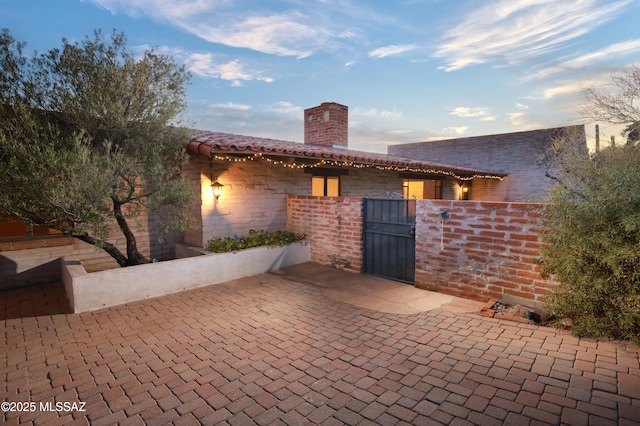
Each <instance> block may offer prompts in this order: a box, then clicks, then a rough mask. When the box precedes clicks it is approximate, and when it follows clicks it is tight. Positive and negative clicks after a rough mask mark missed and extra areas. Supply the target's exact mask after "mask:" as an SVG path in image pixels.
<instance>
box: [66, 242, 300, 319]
mask: <svg viewBox="0 0 640 426" xmlns="http://www.w3.org/2000/svg"><path fill="white" fill-rule="evenodd" d="M309 260H310V246H309V243H308V242H306V241H303V242H301V243H294V244H290V245H288V246H285V247H256V248H251V249H247V250H242V251H238V252H231V253H219V254H214V253H210V254H206V255H201V256H195V257H189V258H185V259H176V260H169V261H166V262H158V263H149V264H146V265H139V266H132V267H127V268H118V269H111V270H107V271H100V272H93V273H87V272H86V271H85V270H84V268H83V267H82V265H81V264H80V262H79V261H78V259H77V258H76V257H75V256H68V257H64V258H63V259H62V279H63V282H64V284H65V287H66V290H67V296H68V298H69V300H70V302H71V306H72V307H73V311H74V312H75V313H80V312H87V311H93V310H96V309H101V308H106V307H109V306H115V305H121V304H124V303H129V302H133V301H136V300H142V299H147V298H150V297H158V296H162V295H166V294H171V293H176V292H179V291H183V290H188V289H192V288H197V287H202V286H206V285H211V284H220V283H223V282H227V281H231V280H235V279H238V278H244V277H248V276H252V275H256V274H261V273H264V272H268V271H272V270H276V269H280V268H286V267H288V266H292V265H296V264H299V263H304V262H308V261H309Z"/></svg>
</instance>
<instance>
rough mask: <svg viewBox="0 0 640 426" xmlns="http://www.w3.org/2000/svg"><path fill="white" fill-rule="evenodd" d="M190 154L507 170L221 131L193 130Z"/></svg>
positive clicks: (432, 170) (442, 170)
mask: <svg viewBox="0 0 640 426" xmlns="http://www.w3.org/2000/svg"><path fill="white" fill-rule="evenodd" d="M183 145H184V146H185V148H186V149H187V150H188V151H189V152H192V153H195V154H199V155H203V156H205V157H207V158H213V157H214V156H215V155H256V154H262V155H266V156H268V155H272V156H278V157H287V158H293V159H299V160H314V159H315V160H319V161H321V160H324V161H329V162H334V163H353V164H356V165H364V166H372V167H377V168H387V167H388V168H393V169H395V170H400V171H411V172H419V173H428V174H444V175H453V176H455V177H458V178H469V177H489V178H502V177H505V176H507V174H506V173H502V172H499V171H492V170H481V169H473V168H468V167H459V166H452V165H447V164H440V163H433V162H428V161H420V160H413V159H410V158H406V157H397V156H392V155H387V154H378V153H374V152H366V151H354V150H349V149H344V148H331V147H326V146H321V145H309V144H303V143H299V142H289V141H283V140H278V139H267V138H259V137H254V136H243V135H235V134H231V133H220V132H208V131H206V132H196V133H195V135H194V137H193V139H191V140H190V141H188V142H185V143H184V144H183Z"/></svg>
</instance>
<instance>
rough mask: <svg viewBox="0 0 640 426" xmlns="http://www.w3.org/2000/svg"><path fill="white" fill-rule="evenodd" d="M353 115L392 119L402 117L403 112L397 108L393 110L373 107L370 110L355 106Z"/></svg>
mask: <svg viewBox="0 0 640 426" xmlns="http://www.w3.org/2000/svg"><path fill="white" fill-rule="evenodd" d="M351 114H352V115H357V116H361V117H368V118H384V119H391V118H401V117H402V112H400V111H396V110H395V109H394V110H393V111H384V110H381V111H378V110H377V109H375V108H371V109H368V110H364V109H362V108H357V107H356V108H354V109H353V112H352V113H351Z"/></svg>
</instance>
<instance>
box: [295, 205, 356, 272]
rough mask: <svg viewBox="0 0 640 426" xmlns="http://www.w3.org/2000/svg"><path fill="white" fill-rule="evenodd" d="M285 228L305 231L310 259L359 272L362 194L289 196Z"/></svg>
mask: <svg viewBox="0 0 640 426" xmlns="http://www.w3.org/2000/svg"><path fill="white" fill-rule="evenodd" d="M287 211H288V230H289V231H290V232H296V233H300V234H305V235H306V238H307V240H308V241H309V242H310V245H311V261H312V262H317V263H321V264H324V265H334V266H336V267H341V268H345V269H350V270H353V271H357V272H359V271H360V270H361V268H362V198H354V197H312V196H290V197H288V200H287Z"/></svg>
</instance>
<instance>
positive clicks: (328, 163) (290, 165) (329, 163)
mask: <svg viewBox="0 0 640 426" xmlns="http://www.w3.org/2000/svg"><path fill="white" fill-rule="evenodd" d="M290 158H293V157H290ZM213 159H214V160H218V161H229V162H233V163H244V162H246V161H266V162H268V163H270V164H271V165H274V166H281V167H284V168H287V169H306V168H318V167H347V168H351V169H376V170H382V171H394V172H410V173H422V174H431V175H445V176H451V177H454V178H456V179H458V180H462V181H469V180H473V179H498V180H503V179H504V176H498V175H491V174H474V175H471V176H469V175H465V176H460V175H458V174H456V173H454V172H451V171H447V170H438V169H427V168H420V167H409V166H383V165H380V164H366V163H358V162H353V161H335V160H320V161H319V162H317V163H314V164H305V163H298V162H296V161H295V160H293V161H283V160H274V159H273V158H269V157H266V156H264V155H262V154H261V153H258V154H253V155H249V156H243V157H235V156H230V155H219V154H213Z"/></svg>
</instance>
